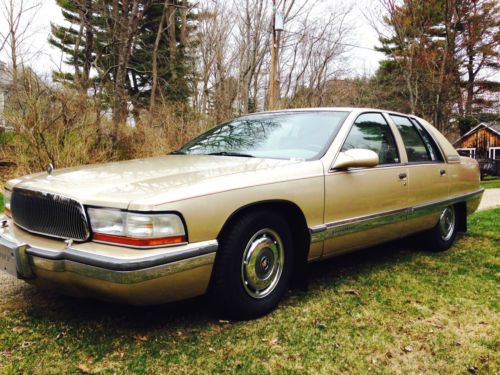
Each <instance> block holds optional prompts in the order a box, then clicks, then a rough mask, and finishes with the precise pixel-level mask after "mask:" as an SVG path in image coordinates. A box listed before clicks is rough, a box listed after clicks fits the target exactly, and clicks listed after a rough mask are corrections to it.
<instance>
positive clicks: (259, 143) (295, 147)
mask: <svg viewBox="0 0 500 375" xmlns="http://www.w3.org/2000/svg"><path fill="white" fill-rule="evenodd" d="M347 115H348V112H336V111H324V112H294V113H269V114H261V115H253V116H247V117H243V118H238V119H235V120H232V121H229V122H227V123H225V124H222V125H219V126H217V127H215V128H213V129H211V130H209V131H208V132H206V133H204V134H202V135H201V136H199V137H198V138H195V139H194V140H193V141H191V142H189V143H188V144H186V145H185V146H183V147H181V148H180V149H179V150H178V151H177V152H176V153H186V154H203V155H228V156H247V157H258V158H271V159H300V160H312V159H317V158H320V157H321V156H322V155H323V154H324V152H325V151H326V149H327V148H328V147H329V146H330V143H331V141H332V139H333V137H334V136H335V135H336V134H337V131H338V129H339V128H340V126H341V125H342V123H343V122H344V120H345V118H346V117H347Z"/></svg>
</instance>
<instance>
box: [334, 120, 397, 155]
mask: <svg viewBox="0 0 500 375" xmlns="http://www.w3.org/2000/svg"><path fill="white" fill-rule="evenodd" d="M353 148H364V149H368V150H372V151H374V152H375V153H377V155H378V157H379V161H380V164H394V163H399V162H400V161H399V155H398V150H397V147H396V141H395V140H394V135H393V134H392V131H391V128H390V127H389V125H388V124H387V122H386V121H385V119H384V117H383V116H382V115H381V114H380V113H364V114H362V115H360V116H359V117H358V118H357V119H356V122H355V123H354V125H353V126H352V128H351V131H350V132H349V135H348V136H347V139H346V141H345V143H344V146H343V147H342V151H347V150H350V149H353Z"/></svg>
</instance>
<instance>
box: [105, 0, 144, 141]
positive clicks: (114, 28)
mask: <svg viewBox="0 0 500 375" xmlns="http://www.w3.org/2000/svg"><path fill="white" fill-rule="evenodd" d="M149 5H150V1H140V0H122V1H120V0H106V1H103V2H102V4H101V11H102V12H103V14H105V15H106V20H107V22H106V27H107V32H108V33H109V34H110V35H111V48H112V56H113V60H114V62H113V67H112V71H113V76H114V80H113V86H114V87H113V91H114V98H113V131H112V132H111V140H112V143H113V145H115V144H116V141H117V139H118V128H119V126H120V124H122V123H124V122H125V120H126V118H127V114H128V95H127V80H128V70H127V68H128V66H129V61H130V56H131V54H132V47H133V43H134V41H135V39H136V37H137V34H138V32H139V26H140V22H141V21H142V19H143V18H144V12H145V10H146V8H147V7H148V6H149Z"/></svg>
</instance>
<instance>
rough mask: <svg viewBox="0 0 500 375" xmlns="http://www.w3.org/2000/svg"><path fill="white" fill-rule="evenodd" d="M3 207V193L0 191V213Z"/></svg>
mask: <svg viewBox="0 0 500 375" xmlns="http://www.w3.org/2000/svg"><path fill="white" fill-rule="evenodd" d="M3 209H4V207H3V194H2V193H0V213H2V212H3Z"/></svg>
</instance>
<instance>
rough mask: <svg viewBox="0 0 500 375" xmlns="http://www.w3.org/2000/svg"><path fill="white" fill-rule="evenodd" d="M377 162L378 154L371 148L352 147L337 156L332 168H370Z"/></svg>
mask: <svg viewBox="0 0 500 375" xmlns="http://www.w3.org/2000/svg"><path fill="white" fill-rule="evenodd" d="M378 164H379V159H378V155H377V154H376V153H375V152H373V151H372V150H366V149H362V148H353V149H350V150H347V151H345V152H341V153H340V154H339V156H337V160H336V161H335V164H334V165H333V169H347V168H372V167H376V166H377V165H378Z"/></svg>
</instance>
